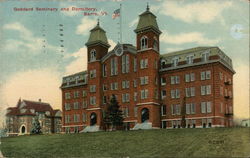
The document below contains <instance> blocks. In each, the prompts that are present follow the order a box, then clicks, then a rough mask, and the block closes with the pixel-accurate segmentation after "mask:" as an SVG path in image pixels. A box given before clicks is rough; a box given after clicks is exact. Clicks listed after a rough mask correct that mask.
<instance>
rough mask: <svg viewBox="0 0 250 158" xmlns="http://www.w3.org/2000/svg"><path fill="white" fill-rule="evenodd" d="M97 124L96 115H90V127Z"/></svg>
mask: <svg viewBox="0 0 250 158" xmlns="http://www.w3.org/2000/svg"><path fill="white" fill-rule="evenodd" d="M96 122H97V115H96V113H94V112H93V113H91V115H90V126H94V125H95V124H96Z"/></svg>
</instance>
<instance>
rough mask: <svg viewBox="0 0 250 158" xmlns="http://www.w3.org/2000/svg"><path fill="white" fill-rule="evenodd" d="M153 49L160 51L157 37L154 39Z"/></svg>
mask: <svg viewBox="0 0 250 158" xmlns="http://www.w3.org/2000/svg"><path fill="white" fill-rule="evenodd" d="M153 48H154V50H156V51H158V50H159V49H158V41H157V39H156V37H154V43H153Z"/></svg>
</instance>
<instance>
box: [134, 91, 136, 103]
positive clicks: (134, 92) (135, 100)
mask: <svg viewBox="0 0 250 158" xmlns="http://www.w3.org/2000/svg"><path fill="white" fill-rule="evenodd" d="M134 101H137V92H134Z"/></svg>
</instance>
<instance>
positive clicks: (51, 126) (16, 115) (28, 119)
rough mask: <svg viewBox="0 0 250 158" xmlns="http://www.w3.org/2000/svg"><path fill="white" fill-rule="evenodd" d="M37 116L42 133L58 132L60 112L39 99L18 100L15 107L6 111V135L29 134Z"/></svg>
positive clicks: (59, 130)
mask: <svg viewBox="0 0 250 158" xmlns="http://www.w3.org/2000/svg"><path fill="white" fill-rule="evenodd" d="M35 117H38V120H39V122H40V125H41V131H42V133H60V132H61V126H62V123H61V120H62V112H61V111H60V110H53V109H52V107H51V106H50V104H48V103H43V102H41V100H39V101H29V100H21V99H20V100H19V101H18V103H17V105H16V107H9V108H8V109H7V113H6V128H7V135H8V136H12V135H24V134H30V133H31V130H32V123H33V121H34V119H35Z"/></svg>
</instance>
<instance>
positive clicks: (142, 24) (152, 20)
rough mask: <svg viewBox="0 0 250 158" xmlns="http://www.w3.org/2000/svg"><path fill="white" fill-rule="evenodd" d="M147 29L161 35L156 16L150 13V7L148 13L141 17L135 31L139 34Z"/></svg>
mask: <svg viewBox="0 0 250 158" xmlns="http://www.w3.org/2000/svg"><path fill="white" fill-rule="evenodd" d="M146 29H153V30H154V31H156V32H157V33H159V34H160V33H161V31H160V30H159V27H158V24H157V21H156V16H155V15H154V14H153V13H152V12H150V10H149V6H148V5H147V9H146V11H145V12H143V13H142V14H141V15H140V18H139V22H138V25H137V27H136V29H135V30H134V31H135V32H136V33H138V32H140V31H143V30H146Z"/></svg>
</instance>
